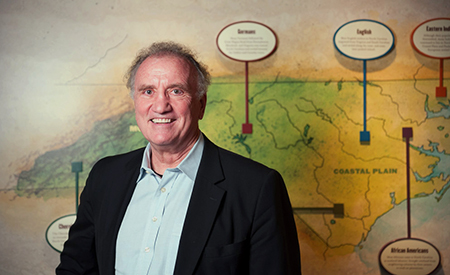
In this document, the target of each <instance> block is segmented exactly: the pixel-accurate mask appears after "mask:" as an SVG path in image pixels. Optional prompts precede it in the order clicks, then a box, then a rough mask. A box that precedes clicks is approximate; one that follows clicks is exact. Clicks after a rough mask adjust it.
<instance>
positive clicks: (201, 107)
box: [198, 93, 206, 120]
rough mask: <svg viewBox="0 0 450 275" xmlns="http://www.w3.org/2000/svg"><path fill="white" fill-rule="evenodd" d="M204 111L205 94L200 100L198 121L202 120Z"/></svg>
mask: <svg viewBox="0 0 450 275" xmlns="http://www.w3.org/2000/svg"><path fill="white" fill-rule="evenodd" d="M205 109H206V93H205V94H204V95H202V97H201V98H200V113H199V116H198V119H199V120H200V119H202V118H203V115H204V114H205Z"/></svg>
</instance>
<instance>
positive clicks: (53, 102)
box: [0, 0, 450, 274]
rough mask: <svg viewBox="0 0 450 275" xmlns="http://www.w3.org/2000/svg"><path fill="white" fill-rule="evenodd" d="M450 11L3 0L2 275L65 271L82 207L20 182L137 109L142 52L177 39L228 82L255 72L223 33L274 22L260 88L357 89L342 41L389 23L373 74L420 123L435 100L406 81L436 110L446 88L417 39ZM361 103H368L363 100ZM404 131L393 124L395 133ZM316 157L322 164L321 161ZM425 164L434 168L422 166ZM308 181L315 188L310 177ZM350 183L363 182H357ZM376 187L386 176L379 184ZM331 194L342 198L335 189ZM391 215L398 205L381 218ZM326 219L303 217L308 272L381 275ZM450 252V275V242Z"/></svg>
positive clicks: (315, 0)
mask: <svg viewBox="0 0 450 275" xmlns="http://www.w3.org/2000/svg"><path fill="white" fill-rule="evenodd" d="M449 16H450V2H449V1H447V0H436V1H426V0H423V1H418V0H413V1H411V0H399V1H384V0H380V1H367V0H362V1H354V0H350V1H333V0H324V1H321V0H305V1H283V0H281V1H201V0H200V1H195V0H184V1H180V0H177V1H166V2H162V1H161V2H156V1H105V0H99V1H69V0H64V1H49V0H46V1H42V0H37V1H36V0H33V1H32V0H24V1H20V0H18V1H5V0H0V190H1V192H0V243H1V244H2V245H1V246H2V249H1V252H0V274H52V273H53V270H54V268H55V266H56V265H57V264H58V261H59V258H58V257H59V254H58V253H57V252H56V251H54V250H53V249H52V248H51V247H50V246H49V245H48V244H47V242H46V240H45V236H44V233H45V230H46V229H47V227H48V226H49V224H50V223H51V222H52V221H53V220H55V219H56V218H58V217H61V216H63V215H66V214H70V213H73V212H74V200H73V198H71V197H59V198H49V199H43V198H36V197H33V196H30V197H19V196H17V195H16V193H15V191H14V190H15V187H16V184H17V180H18V176H19V174H20V173H21V172H22V171H26V170H29V169H31V168H32V167H33V165H34V162H35V160H36V158H38V157H39V156H41V155H43V154H44V153H45V152H49V151H52V150H55V149H59V148H64V147H67V146H70V145H71V144H73V143H74V142H76V141H77V140H78V138H80V137H81V136H82V135H83V134H85V133H88V132H89V131H90V130H91V129H92V126H93V124H94V123H95V122H97V121H101V120H103V119H106V118H109V117H112V116H114V115H117V114H122V113H125V112H127V111H130V110H132V102H131V100H130V99H129V97H128V95H127V91H126V89H125V87H124V84H123V80H122V77H123V75H124V73H125V70H126V68H127V66H128V64H129V63H130V61H131V60H132V58H133V56H134V54H135V52H136V51H137V50H138V49H140V48H142V47H144V46H146V45H148V44H150V43H152V42H154V41H159V40H176V41H179V42H182V43H185V44H188V45H190V46H191V47H193V48H195V49H196V50H197V51H198V53H199V57H200V58H201V59H202V60H203V61H204V62H205V63H207V64H208V65H209V67H210V69H211V72H212V75H213V77H215V78H216V79H219V77H231V78H232V79H235V78H238V79H239V78H240V77H242V75H243V74H244V66H243V64H242V63H240V62H235V61H231V60H228V59H226V58H225V57H223V56H222V55H221V54H220V53H219V51H218V50H217V47H216V44H215V38H216V35H217V34H218V32H219V31H220V30H221V29H222V28H223V27H225V26H226V25H228V24H230V23H232V22H236V21H241V20H254V21H258V22H261V23H264V24H266V25H268V26H270V27H271V28H272V29H273V30H274V31H275V32H276V34H277V36H278V40H279V45H278V49H277V51H276V52H275V54H274V55H272V56H271V57H269V58H267V59H266V60H263V61H260V62H255V63H251V64H250V66H249V67H250V74H251V75H250V79H251V81H258V80H259V79H263V80H264V79H273V78H274V77H275V76H277V75H281V76H283V77H290V78H295V79H301V80H303V81H306V82H308V83H316V82H332V83H335V82H336V83H337V82H339V81H344V82H345V81H348V82H355V81H356V80H361V79H362V64H361V62H358V61H354V60H350V59H348V58H345V57H343V56H341V55H340V54H339V53H337V51H336V50H335V49H334V46H333V43H332V37H333V34H334V32H335V31H336V30H337V29H338V28H339V27H340V26H341V25H342V24H344V23H346V22H348V21H351V20H355V19H372V20H377V21H380V22H383V23H384V24H386V25H387V26H389V27H390V28H391V30H392V31H393V32H394V35H395V39H396V45H395V48H394V50H393V51H392V52H391V53H390V54H389V55H387V56H386V57H383V58H381V59H379V60H377V61H373V62H371V63H370V64H369V66H368V79H369V80H371V81H374V82H376V81H379V82H380V83H381V82H384V83H390V84H389V85H391V87H395V89H393V90H395V91H396V92H397V93H396V94H395V93H393V94H391V96H393V97H394V98H395V100H396V101H398V102H402V103H404V104H402V105H400V106H399V107H398V108H399V109H400V110H401V111H402V112H403V113H404V114H407V115H408V116H409V117H412V118H413V119H417V120H418V121H420V120H421V119H423V118H421V116H422V115H421V114H420V113H419V112H418V111H419V110H422V109H423V100H424V98H423V95H417V94H408V91H409V90H408V89H406V88H405V84H404V83H405V82H404V81H412V80H414V79H413V78H416V79H418V80H423V81H425V82H418V84H417V86H416V88H417V89H420V90H426V89H428V92H427V93H428V95H429V96H430V106H431V108H438V107H439V104H438V103H439V102H438V101H436V99H435V98H433V97H432V95H433V93H434V90H433V89H434V87H435V86H437V78H438V68H439V62H438V60H433V59H430V58H426V57H423V56H420V55H419V54H417V53H416V52H414V50H413V49H412V47H411V45H410V43H409V36H410V35H411V32H412V30H413V29H414V28H415V27H416V26H417V25H418V24H420V23H422V22H423V21H425V20H428V19H431V18H437V17H449ZM444 65H445V66H444V72H445V73H444V78H445V79H446V80H445V84H446V86H447V87H450V83H449V78H450V61H448V60H446V62H444ZM216 81H217V80H216ZM426 81H428V82H426ZM430 87H431V90H429V88H430ZM360 88H362V87H361V86H358V85H355V86H354V87H352V88H348V89H347V90H344V91H343V93H348V94H349V96H348V97H344V96H341V97H337V98H336V101H335V102H336V104H339V105H340V106H345V104H347V103H348V104H350V103H349V102H346V99H348V98H351V95H352V93H353V92H356V91H358V89H360ZM327 100H328V99H327ZM339 100H340V101H339ZM377 100H380V101H377ZM354 101H356V102H359V101H358V99H354ZM372 102H374V103H372V104H374V105H373V106H377V108H379V109H380V110H381V109H383V106H384V104H385V102H383V101H382V98H375V99H374V101H372ZM351 103H353V101H352V102H351ZM357 104H359V103H357ZM447 104H448V103H447ZM356 106H358V108H359V107H360V105H356ZM377 108H372V110H371V112H372V114H374V113H376V112H377V111H378V110H377ZM349 115H350V116H352V114H349ZM351 119H353V117H351ZM355 119H356V116H355ZM380 123H381V122H380ZM400 124H401V123H399V125H400ZM399 125H388V128H389V127H391V128H394V127H399ZM428 125H430V124H428ZM439 125H447V127H449V126H448V125H449V123H448V119H445V120H444V119H442V120H441V121H440V122H436V125H432V126H431V125H430V126H429V127H430V129H431V127H434V128H436V127H438V126H439ZM427 127H428V126H427ZM434 128H433V129H434ZM447 129H448V128H447ZM447 131H448V130H447ZM423 132H425V130H423ZM355 136H356V135H355ZM395 138H396V139H397V140H399V143H398V144H403V143H401V133H398V136H395ZM427 139H430V137H429V136H426V135H422V136H420V135H418V136H415V140H414V142H415V144H416V146H421V145H425V146H427V145H428V140H427ZM441 141H443V142H445V143H441V146H442V147H440V148H441V149H442V148H447V153H448V152H449V149H450V146H449V139H448V138H447V139H445V140H441ZM354 145H355V146H354V147H353V148H348V150H350V151H352V152H353V153H355V154H362V155H364V150H365V147H360V146H359V144H358V142H357V141H355V144H354ZM327 146H330V144H328V145H327ZM347 146H348V145H347ZM371 146H372V148H371V150H373V151H374V152H379V151H380V150H392V152H396V153H398V154H399V156H400V157H403V155H402V152H403V151H402V150H404V148H403V147H399V148H387V149H385V148H384V147H386V146H385V145H383V143H382V142H378V143H377V142H376V140H374V144H373V145H371ZM396 146H397V145H396ZM330 148H332V147H331V146H330ZM322 149H323V150H325V151H327V150H329V149H324V148H322ZM397 151H398V152H397ZM418 156H419V153H418V152H415V153H414V154H413V157H416V158H415V160H416V166H417V167H419V168H417V171H418V172H421V171H423V172H424V173H425V172H426V171H427V170H429V169H430V168H429V167H428V165H429V164H431V163H432V162H431V161H423V160H422V159H420V158H419V157H418ZM430 158H431V157H430ZM314 161H315V160H314V159H312V160H311V163H313V162H314ZM340 161H342V162H345V161H347V160H340ZM348 161H351V160H348ZM380 161H381V160H380ZM413 161H414V159H413ZM421 161H423V165H417V164H418V162H421ZM329 165H330V167H335V166H333V165H331V164H329ZM375 167H378V166H375ZM371 168H372V167H371ZM330 169H331V168H330ZM449 169H450V168H449ZM330 174H332V173H330ZM330 174H326V173H323V174H321V175H320V177H321V178H320V180H321V181H323V182H329V183H330V184H329V186H327V188H333V184H331V183H332V182H333V180H336V179H334V178H333V177H331V176H330ZM396 177H397V178H396V179H395V180H393V179H390V181H393V182H394V181H395V182H403V181H404V177H403V174H402V173H401V172H399V174H398V175H397V176H396ZM304 180H305V186H306V180H307V179H304ZM346 180H348V181H352V178H349V179H346ZM372 180H374V181H377V179H376V177H375V178H372ZM301 181H302V178H301V177H299V182H300V183H301ZM378 181H379V182H382V181H383V180H382V179H378ZM448 181H449V179H448V178H447V179H445V178H440V179H435V181H434V182H433V185H434V186H431V187H430V185H425V184H423V186H419V187H417V188H418V189H419V190H422V191H423V192H425V193H427V194H430V193H432V192H433V190H437V191H439V190H441V189H442V188H443V186H445V184H447V185H448ZM288 184H290V186H289V187H288V188H289V192H290V194H291V199H292V201H293V204H294V205H295V206H299V207H307V206H309V205H303V204H302V202H304V201H308V200H310V199H311V197H308V195H307V194H304V195H303V193H302V192H300V191H296V190H298V189H294V188H293V187H292V186H294V185H293V184H292V183H288ZM334 187H335V188H337V189H338V188H339V186H337V187H336V186H334ZM386 187H389V184H387V185H386ZM300 189H301V188H300ZM328 192H330V193H331V194H332V193H333V192H332V191H330V189H328ZM336 192H339V190H336ZM371 194H373V196H374V197H376V196H377V194H376V193H371ZM446 196H447V197H448V194H446ZM397 202H400V200H399V201H397ZM344 203H350V204H352V203H353V204H354V207H353V208H351V207H350V208H349V211H350V212H351V213H353V214H354V215H359V214H361V215H364V213H359V214H358V213H357V212H358V209H361V208H358V207H359V203H358V202H357V201H351V200H348V201H346V202H344ZM310 206H314V205H310ZM380 207H383V206H380ZM388 210H389V205H388V206H386V209H385V210H383V211H381V213H385V212H386V211H388ZM361 211H362V210H361ZM433 211H434V212H433ZM432 212H433V213H440V214H439V216H438V217H447V218H448V217H449V216H448V212H449V211H448V210H447V212H446V211H445V209H436V210H432ZM442 213H444V214H442ZM445 215H446V216H445ZM377 218H379V217H378V216H368V217H367V218H366V221H365V222H366V223H367V224H373V223H375V220H376V219H377ZM324 220H325V217H319V218H317V217H313V216H308V215H303V216H299V217H297V222H298V223H297V225H298V229H299V236H300V239H301V241H300V243H301V248H302V260H303V271H304V273H305V274H319V273H320V274H349V273H353V274H379V273H380V271H379V270H378V269H377V268H376V267H375V268H374V266H373V263H371V264H368V263H367V261H368V260H365V259H364V257H363V256H361V254H360V253H359V254H358V251H357V250H358V247H357V246H355V245H347V246H345V245H344V246H342V247H341V249H329V247H328V248H326V245H325V244H324V243H323V242H322V240H321V238H322V237H323V236H326V235H327V234H329V233H327V232H326V231H327V227H321V226H319V225H318V224H319V223H324ZM439 223H444V224H445V220H444V219H441V220H440V219H439V218H436V219H435V220H430V222H429V223H428V225H427V226H428V227H429V228H428V229H429V230H431V229H432V228H433V227H435V226H437V224H439ZM315 225H317V226H315ZM349 226H350V225H349V224H348V223H347V224H346V227H345V228H343V229H342V230H340V231H339V230H338V231H336V232H341V233H342V234H344V235H340V236H339V235H333V236H328V237H327V240H328V245H331V246H332V245H333V244H340V241H341V240H343V239H348V240H349V241H348V242H349V243H350V244H355V243H356V244H357V243H358V242H359V241H360V240H361V238H362V237H361V235H359V232H360V231H358V229H355V230H354V231H355V232H352V231H348V230H347V231H346V230H344V229H348V228H349ZM355 226H360V225H356V224H355ZM427 226H422V227H420V228H418V229H417V232H425V233H426V232H427ZM320 228H322V229H323V232H321V231H320ZM361 230H362V231H364V232H366V231H367V229H361ZM425 233H424V234H425ZM345 234H346V235H345ZM369 235H370V234H369ZM441 235H442V236H441V239H439V240H445V241H446V242H447V243H448V241H449V239H450V236H448V227H447V232H441ZM334 248H336V247H334ZM441 253H442V256H443V260H442V266H443V269H442V270H441V274H445V273H447V274H448V273H450V262H449V258H450V251H449V249H448V247H447V248H445V249H442V250H441ZM374 255H375V256H376V253H375V254H374ZM375 262H376V261H375Z"/></svg>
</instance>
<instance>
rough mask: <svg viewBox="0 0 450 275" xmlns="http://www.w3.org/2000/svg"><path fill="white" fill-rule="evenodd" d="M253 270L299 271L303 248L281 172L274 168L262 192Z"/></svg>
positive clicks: (252, 243)
mask: <svg viewBox="0 0 450 275" xmlns="http://www.w3.org/2000/svg"><path fill="white" fill-rule="evenodd" d="M249 268H250V274H255V275H256V274H258V275H260V274H285V275H299V274H301V267H300V248H299V243H298V237H297V229H296V226H295V221H294V216H293V212H292V207H291V203H290V200H289V196H288V194H287V190H286V187H285V184H284V181H283V178H282V177H281V175H280V174H279V173H278V172H276V171H275V170H272V171H271V172H270V173H269V176H268V177H267V178H266V181H265V183H264V184H263V187H262V188H261V190H260V194H259V196H258V201H257V206H256V211H255V217H254V222H253V227H252V232H251V239H250V263H249Z"/></svg>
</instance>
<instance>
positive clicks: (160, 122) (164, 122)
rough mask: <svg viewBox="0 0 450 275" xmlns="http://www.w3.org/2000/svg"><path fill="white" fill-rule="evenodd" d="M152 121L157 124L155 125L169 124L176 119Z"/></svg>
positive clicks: (155, 119) (156, 119)
mask: <svg viewBox="0 0 450 275" xmlns="http://www.w3.org/2000/svg"><path fill="white" fill-rule="evenodd" d="M151 121H152V122H153V123H155V124H167V123H171V122H173V121H174V119H170V118H154V119H152V120H151Z"/></svg>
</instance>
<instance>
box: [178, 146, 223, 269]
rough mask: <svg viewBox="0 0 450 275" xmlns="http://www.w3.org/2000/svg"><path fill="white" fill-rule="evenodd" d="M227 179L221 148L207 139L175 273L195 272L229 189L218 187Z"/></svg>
mask: <svg viewBox="0 0 450 275" xmlns="http://www.w3.org/2000/svg"><path fill="white" fill-rule="evenodd" d="M223 178H224V176H223V172H222V167H221V165H220V158H219V151H218V147H217V146H216V145H214V144H213V143H212V142H211V141H209V140H208V139H207V138H206V137H205V147H204V150H203V156H202V160H201V163H200V166H199V170H198V172H197V178H196V179H195V184H194V189H193V191H192V195H191V200H190V202H189V207H188V211H187V214H186V219H185V222H184V226H183V232H182V234H181V239H180V245H179V248H178V255H177V260H176V264H175V271H174V274H192V273H193V272H194V269H195V266H196V265H197V262H198V260H199V258H200V255H201V253H202V252H203V248H204V247H205V244H206V241H207V240H208V237H209V234H210V231H211V228H212V225H213V222H214V220H215V217H216V213H217V210H218V209H219V206H220V203H221V201H222V198H223V195H224V194H225V190H223V189H221V188H219V187H217V186H216V185H215V184H216V183H218V182H220V181H222V180H223Z"/></svg>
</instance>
